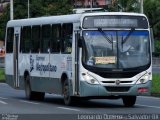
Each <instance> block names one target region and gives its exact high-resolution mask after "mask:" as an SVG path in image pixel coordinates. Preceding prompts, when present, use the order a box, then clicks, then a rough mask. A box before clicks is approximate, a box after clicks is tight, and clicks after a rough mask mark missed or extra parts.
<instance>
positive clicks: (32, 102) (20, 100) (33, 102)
mask: <svg viewBox="0 0 160 120" xmlns="http://www.w3.org/2000/svg"><path fill="white" fill-rule="evenodd" d="M20 102H24V103H29V104H35V105H38V104H39V103H36V102H30V101H25V100H20Z"/></svg>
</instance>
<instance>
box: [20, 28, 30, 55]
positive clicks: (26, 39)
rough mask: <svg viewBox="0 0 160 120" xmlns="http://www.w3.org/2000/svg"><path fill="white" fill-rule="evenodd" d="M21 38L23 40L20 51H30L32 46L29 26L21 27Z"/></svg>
mask: <svg viewBox="0 0 160 120" xmlns="http://www.w3.org/2000/svg"><path fill="white" fill-rule="evenodd" d="M22 40H23V48H22V52H24V53H29V52H31V48H32V43H31V27H23V29H22Z"/></svg>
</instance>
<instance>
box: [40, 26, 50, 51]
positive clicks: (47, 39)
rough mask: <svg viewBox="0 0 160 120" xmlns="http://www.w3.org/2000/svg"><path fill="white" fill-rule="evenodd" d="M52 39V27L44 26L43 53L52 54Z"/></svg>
mask: <svg viewBox="0 0 160 120" xmlns="http://www.w3.org/2000/svg"><path fill="white" fill-rule="evenodd" d="M50 39H51V25H43V26H42V42H41V51H42V53H48V52H50Z"/></svg>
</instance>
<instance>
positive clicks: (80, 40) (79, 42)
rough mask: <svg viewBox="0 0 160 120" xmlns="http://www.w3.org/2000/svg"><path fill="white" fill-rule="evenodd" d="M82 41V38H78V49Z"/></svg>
mask: <svg viewBox="0 0 160 120" xmlns="http://www.w3.org/2000/svg"><path fill="white" fill-rule="evenodd" d="M82 40H83V37H82V36H80V37H79V39H78V47H80V48H81V47H82Z"/></svg>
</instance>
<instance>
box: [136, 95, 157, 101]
mask: <svg viewBox="0 0 160 120" xmlns="http://www.w3.org/2000/svg"><path fill="white" fill-rule="evenodd" d="M139 97H141V98H148V99H157V100H160V98H158V97H152V96H139Z"/></svg>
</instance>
